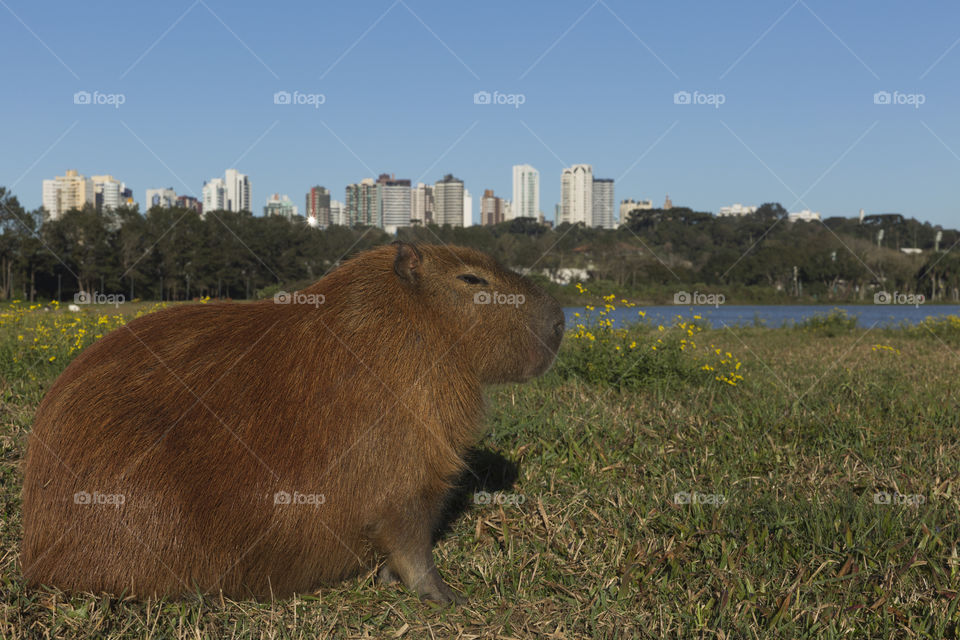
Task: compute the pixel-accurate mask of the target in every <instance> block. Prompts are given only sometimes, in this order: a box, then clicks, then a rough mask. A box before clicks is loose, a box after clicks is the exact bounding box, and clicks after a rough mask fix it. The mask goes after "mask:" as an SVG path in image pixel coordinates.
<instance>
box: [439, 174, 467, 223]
mask: <svg viewBox="0 0 960 640" xmlns="http://www.w3.org/2000/svg"><path fill="white" fill-rule="evenodd" d="M464 191H465V189H464V188H463V180H460V179H459V178H454V177H453V175H452V174H449V173H448V174H447V175H445V176H444V177H443V179H441V180H438V181H437V182H436V183H435V184H434V185H433V211H434V216H433V218H434V222H435V223H436V224H438V225H440V226H443V225H445V224H449V225H450V226H452V227H459V226H462V225H463V209H464V206H463V205H464V204H465V200H466V197H465V195H466V194H465V193H464Z"/></svg>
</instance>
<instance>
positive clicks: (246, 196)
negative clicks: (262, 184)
mask: <svg viewBox="0 0 960 640" xmlns="http://www.w3.org/2000/svg"><path fill="white" fill-rule="evenodd" d="M224 185H225V186H226V190H227V203H226V208H227V210H228V211H233V212H240V211H253V209H252V208H251V206H250V178H249V177H248V176H246V175H244V174H242V173H240V172H239V171H237V170H236V169H227V171H226V175H225V176H224Z"/></svg>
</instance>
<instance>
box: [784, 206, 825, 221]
mask: <svg viewBox="0 0 960 640" xmlns="http://www.w3.org/2000/svg"><path fill="white" fill-rule="evenodd" d="M819 219H820V212H819V211H810V209H804V210H803V211H798V212H796V213H788V214H787V221H788V222H796V221H797V220H802V221H803V222H813V221H814V220H819Z"/></svg>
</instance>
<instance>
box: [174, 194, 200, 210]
mask: <svg viewBox="0 0 960 640" xmlns="http://www.w3.org/2000/svg"><path fill="white" fill-rule="evenodd" d="M177 206H178V207H179V208H181V209H193V210H194V211H196V212H197V213H200V214H202V213H203V203H202V202H200V201H199V200H197V199H196V198H194V197H193V196H177Z"/></svg>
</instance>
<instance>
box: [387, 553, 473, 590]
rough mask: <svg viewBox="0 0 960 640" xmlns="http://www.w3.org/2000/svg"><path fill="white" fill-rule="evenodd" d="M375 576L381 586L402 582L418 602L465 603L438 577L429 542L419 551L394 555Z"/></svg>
mask: <svg viewBox="0 0 960 640" xmlns="http://www.w3.org/2000/svg"><path fill="white" fill-rule="evenodd" d="M377 577H378V579H379V580H380V581H381V582H383V583H384V584H393V583H395V582H397V581H402V582H403V584H404V585H405V586H406V587H407V588H408V589H410V590H411V591H413V592H414V593H416V594H417V595H418V596H420V599H421V600H430V601H432V602H440V603H443V604H446V603H449V602H454V603H456V604H463V603H464V602H465V600H464V598H463V596H461V595H460V594H458V593H457V592H456V591H454V590H453V589H451V588H450V587H449V586H447V583H446V582H444V581H443V578H441V577H440V573H439V572H437V565H435V564H434V562H433V554H432V553H431V551H430V546H429V543H426V542H424V544H423V548H422V549H419V550H418V551H415V552H408V553H397V552H395V553H394V554H393V555H392V556H391V557H390V559H389V560H388V561H387V562H386V564H384V565H383V567H381V568H380V571H379V573H378V575H377Z"/></svg>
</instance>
